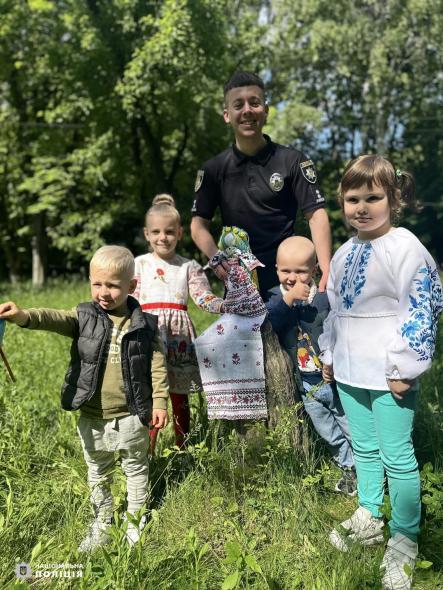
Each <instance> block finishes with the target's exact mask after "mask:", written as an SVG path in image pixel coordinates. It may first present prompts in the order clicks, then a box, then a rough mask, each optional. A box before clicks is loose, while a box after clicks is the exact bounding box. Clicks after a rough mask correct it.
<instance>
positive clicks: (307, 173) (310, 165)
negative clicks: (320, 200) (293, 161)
mask: <svg viewBox="0 0 443 590" xmlns="http://www.w3.org/2000/svg"><path fill="white" fill-rule="evenodd" d="M300 170H301V173H302V174H303V176H304V177H305V178H306V180H307V181H308V182H311V183H312V184H315V183H316V182H317V173H316V171H315V168H314V162H313V161H312V160H306V162H301V164H300Z"/></svg>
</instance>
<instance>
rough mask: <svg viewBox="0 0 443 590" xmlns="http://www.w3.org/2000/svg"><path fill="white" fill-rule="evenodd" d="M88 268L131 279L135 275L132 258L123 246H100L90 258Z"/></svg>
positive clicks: (130, 253)
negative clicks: (107, 271)
mask: <svg viewBox="0 0 443 590" xmlns="http://www.w3.org/2000/svg"><path fill="white" fill-rule="evenodd" d="M89 268H90V269H92V268H100V269H106V270H111V271H113V272H117V273H119V274H122V275H125V276H127V277H129V278H130V279H132V278H133V277H134V274H135V263H134V256H133V255H132V252H131V251H130V250H128V249H127V248H125V247H124V246H102V247H101V248H99V249H98V250H97V251H96V252H95V254H94V256H93V257H92V258H91V261H90V263H89Z"/></svg>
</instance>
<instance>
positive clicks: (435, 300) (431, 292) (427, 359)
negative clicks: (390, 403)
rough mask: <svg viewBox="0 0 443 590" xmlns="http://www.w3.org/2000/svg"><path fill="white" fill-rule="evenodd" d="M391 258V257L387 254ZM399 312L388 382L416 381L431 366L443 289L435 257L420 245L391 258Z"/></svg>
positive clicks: (405, 248) (389, 357) (389, 352)
mask: <svg viewBox="0 0 443 590" xmlns="http://www.w3.org/2000/svg"><path fill="white" fill-rule="evenodd" d="M388 255H389V254H388ZM390 265H391V268H392V271H393V275H394V280H395V281H396V285H397V293H398V300H399V313H398V322H397V329H396V333H395V337H394V338H393V340H392V342H391V344H390V346H389V347H388V350H387V358H386V378H387V379H416V378H417V377H419V376H420V375H421V374H422V373H424V372H425V371H426V370H427V369H429V368H430V367H431V363H432V357H433V354H434V350H435V338H436V333H437V324H438V318H439V315H440V314H441V312H442V309H443V298H442V286H441V282H440V278H439V276H438V270H437V268H436V265H435V262H434V260H433V259H432V256H431V255H430V254H429V252H428V251H427V250H426V249H425V248H424V246H422V245H421V244H415V243H411V242H409V243H405V244H401V245H400V247H399V248H398V250H396V251H395V252H393V253H392V254H391V256H390Z"/></svg>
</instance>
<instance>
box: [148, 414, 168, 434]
mask: <svg viewBox="0 0 443 590" xmlns="http://www.w3.org/2000/svg"><path fill="white" fill-rule="evenodd" d="M168 422H169V418H168V411H167V410H152V426H153V427H154V428H158V429H159V430H161V429H162V428H165V426H167V425H168Z"/></svg>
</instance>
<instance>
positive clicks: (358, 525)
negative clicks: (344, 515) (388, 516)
mask: <svg viewBox="0 0 443 590" xmlns="http://www.w3.org/2000/svg"><path fill="white" fill-rule="evenodd" d="M383 526H384V524H383V519H382V518H376V517H375V516H372V514H371V513H370V512H369V510H367V508H363V506H359V507H358V508H357V510H356V511H355V512H354V514H353V515H352V516H351V518H349V519H348V520H344V521H343V522H342V523H340V524H339V526H338V527H337V528H336V529H333V530H332V531H331V533H330V535H329V541H330V542H331V543H332V545H334V547H335V548H336V549H339V550H340V551H348V549H349V547H350V546H351V545H352V543H359V544H360V545H375V544H376V543H382V542H383Z"/></svg>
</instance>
